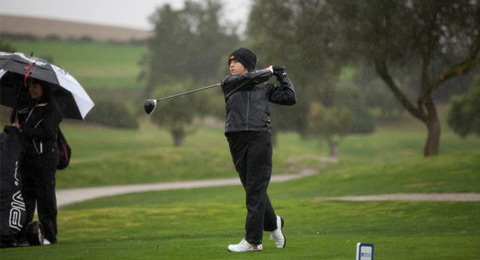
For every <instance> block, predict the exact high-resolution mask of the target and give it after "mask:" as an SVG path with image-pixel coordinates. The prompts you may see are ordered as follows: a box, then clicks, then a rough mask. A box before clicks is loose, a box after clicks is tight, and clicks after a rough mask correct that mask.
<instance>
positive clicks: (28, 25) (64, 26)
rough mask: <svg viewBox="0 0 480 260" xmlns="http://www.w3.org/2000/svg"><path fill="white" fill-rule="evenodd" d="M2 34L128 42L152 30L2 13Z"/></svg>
mask: <svg viewBox="0 0 480 260" xmlns="http://www.w3.org/2000/svg"><path fill="white" fill-rule="evenodd" d="M0 34H17V35H33V36H36V37H47V36H57V37H60V38H61V39H81V38H85V37H88V38H91V39H93V40H96V41H115V42H126V41H131V40H145V39H147V38H148V37H149V36H150V35H151V32H150V31H147V30H138V29H131V28H123V27H116V26H105V25H96V24H88V23H78V22H70V21H60V20H53V19H43V18H31V17H20V16H10V15H0Z"/></svg>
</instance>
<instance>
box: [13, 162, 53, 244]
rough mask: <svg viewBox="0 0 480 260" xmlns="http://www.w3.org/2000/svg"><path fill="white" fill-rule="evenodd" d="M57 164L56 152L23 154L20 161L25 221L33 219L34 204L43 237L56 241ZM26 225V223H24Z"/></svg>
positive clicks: (28, 221)
mask: <svg viewBox="0 0 480 260" xmlns="http://www.w3.org/2000/svg"><path fill="white" fill-rule="evenodd" d="M57 164H58V155H57V154H56V153H47V154H42V155H24V156H23V158H22V160H21V163H20V177H21V180H22V194H23V200H24V201H25V208H26V223H27V224H28V223H30V222H32V221H33V216H34V214H35V206H37V211H38V219H39V221H40V223H42V226H43V230H44V233H45V238H46V239H48V241H50V242H51V243H52V244H53V243H57V214H58V210H57V197H56V195H55V172H56V166H57ZM25 226H26V225H25Z"/></svg>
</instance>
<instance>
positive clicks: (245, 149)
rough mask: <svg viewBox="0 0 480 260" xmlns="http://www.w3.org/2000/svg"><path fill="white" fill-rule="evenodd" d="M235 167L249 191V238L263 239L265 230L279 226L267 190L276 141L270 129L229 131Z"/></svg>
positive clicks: (253, 242)
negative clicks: (273, 139) (263, 130)
mask: <svg viewBox="0 0 480 260" xmlns="http://www.w3.org/2000/svg"><path fill="white" fill-rule="evenodd" d="M226 136H227V140H228V144H229V146H230V153H231V154H232V159H233V163H234V165H235V169H236V170H237V172H238V175H239V176H240V180H241V182H242V185H243V188H244V189H245V193H246V206H247V218H246V223H245V232H246V234H245V240H247V241H248V242H249V243H250V244H254V245H258V244H261V243H262V238H263V231H274V230H275V229H277V223H276V215H275V211H274V210H273V207H272V204H271V203H270V199H269V197H268V194H267V189H268V185H269V183H270V177H271V174H272V142H271V135H270V133H268V132H254V131H243V132H234V133H227V134H226Z"/></svg>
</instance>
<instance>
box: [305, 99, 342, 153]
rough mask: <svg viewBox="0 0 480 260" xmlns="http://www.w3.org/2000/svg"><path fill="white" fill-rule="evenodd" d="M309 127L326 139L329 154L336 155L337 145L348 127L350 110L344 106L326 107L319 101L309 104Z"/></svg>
mask: <svg viewBox="0 0 480 260" xmlns="http://www.w3.org/2000/svg"><path fill="white" fill-rule="evenodd" d="M308 119H309V122H310V127H311V128H312V129H313V130H315V133H318V134H320V135H321V136H323V137H324V138H325V140H327V142H328V147H329V149H330V156H331V157H337V156H338V145H339V143H340V141H341V139H342V138H343V137H344V136H346V135H347V134H348V132H349V129H350V112H349V111H348V109H347V108H346V107H340V106H335V107H330V108H326V107H325V106H323V105H322V104H321V103H318V102H313V103H311V104H310V109H309V113H308Z"/></svg>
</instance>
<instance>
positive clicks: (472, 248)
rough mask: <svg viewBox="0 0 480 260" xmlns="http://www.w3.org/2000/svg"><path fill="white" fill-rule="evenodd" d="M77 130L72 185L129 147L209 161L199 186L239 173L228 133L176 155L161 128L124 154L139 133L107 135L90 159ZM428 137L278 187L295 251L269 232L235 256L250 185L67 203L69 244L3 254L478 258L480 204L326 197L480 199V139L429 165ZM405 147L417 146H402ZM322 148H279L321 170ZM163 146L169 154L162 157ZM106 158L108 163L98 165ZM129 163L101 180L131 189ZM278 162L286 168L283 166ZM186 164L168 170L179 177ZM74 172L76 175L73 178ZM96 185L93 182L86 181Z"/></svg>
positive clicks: (347, 153)
mask: <svg viewBox="0 0 480 260" xmlns="http://www.w3.org/2000/svg"><path fill="white" fill-rule="evenodd" d="M66 129H67V130H66V131H68V132H69V133H70V138H71V140H72V142H74V143H76V145H75V146H76V147H77V156H78V157H77V158H76V159H75V160H76V161H74V162H73V164H72V168H71V169H69V170H67V171H65V172H59V173H58V174H57V177H58V180H59V182H60V183H63V185H65V186H69V185H67V184H65V183H66V182H65V178H72V179H75V176H76V174H81V173H80V172H77V171H76V170H74V169H75V168H76V167H77V166H78V165H79V164H80V161H82V160H86V161H90V163H92V164H98V165H101V161H102V160H104V161H105V162H106V163H108V160H107V159H105V158H107V157H109V156H111V157H115V156H119V157H121V158H125V159H124V161H125V162H127V161H128V160H129V158H128V156H125V154H123V153H134V152H132V151H129V147H130V149H133V150H134V151H137V152H139V153H141V151H142V150H143V151H144V152H145V153H147V154H150V155H151V156H152V157H153V158H154V157H157V156H158V157H159V158H158V159H157V160H153V159H152V160H151V162H150V163H152V164H153V165H157V164H158V165H164V164H165V165H169V164H170V163H171V164H175V165H177V166H178V167H180V168H181V167H185V165H184V164H186V165H189V163H190V162H188V160H189V158H195V157H196V156H197V157H200V158H201V159H198V158H197V159H195V160H198V161H197V162H196V165H191V166H188V167H187V168H190V171H189V172H190V174H186V173H185V175H181V176H182V177H181V179H190V178H195V174H196V172H198V171H208V170H205V169H209V171H211V172H216V171H219V172H217V173H212V175H211V176H212V177H215V176H221V177H232V176H234V173H233V167H232V166H228V164H229V163H230V161H229V157H228V156H229V155H228V151H227V152H225V151H222V149H223V150H225V149H227V147H226V145H225V140H224V137H223V136H222V134H221V130H216V129H204V130H200V131H198V132H197V133H195V134H194V135H193V136H191V137H189V139H187V142H186V144H185V147H182V148H168V147H169V144H170V142H171V140H170V139H169V136H168V135H167V134H166V133H164V132H162V131H161V130H158V129H148V128H147V129H143V130H139V132H138V133H137V135H134V136H135V137H134V138H133V139H132V140H130V141H125V142H126V143H124V144H123V145H120V144H118V143H117V144H116V145H118V146H115V142H114V141H112V140H121V139H122V136H123V135H126V134H128V135H131V134H132V133H129V132H127V133H125V132H123V131H118V130H110V129H103V128H97V129H95V131H96V133H97V135H96V136H97V137H95V138H94V140H91V141H86V143H85V144H84V145H85V147H93V146H94V147H95V149H93V151H92V153H93V154H92V155H89V154H88V153H87V151H85V150H83V149H86V148H81V147H82V146H81V145H80V139H77V138H79V137H82V138H83V136H82V135H83V132H84V131H87V132H88V131H90V130H91V129H90V128H89V127H86V128H82V127H78V126H68V127H66ZM89 129H90V130H89ZM81 132H82V133H81ZM422 136H423V133H422V132H421V131H419V130H418V129H407V130H404V131H398V128H395V130H393V129H392V128H389V127H386V128H381V129H379V131H378V132H377V133H375V134H374V135H370V136H350V137H348V138H347V140H346V141H345V142H344V143H343V144H342V151H343V157H342V158H343V159H342V160H341V161H340V163H338V164H335V165H329V166H321V167H320V166H319V168H318V169H319V174H317V175H315V176H312V177H307V178H304V179H299V180H295V181H290V182H286V183H274V184H271V186H270V189H269V193H270V196H271V198H272V202H273V203H274V206H275V208H276V210H277V213H278V214H281V215H282V216H284V217H285V219H286V226H285V232H286V235H287V237H288V244H287V247H286V248H285V249H283V250H280V249H276V248H275V247H274V244H273V241H271V240H269V234H268V233H265V239H264V251H263V252H261V253H248V254H233V253H228V252H227V250H226V246H227V245H228V244H229V243H237V242H238V241H239V240H240V239H241V238H242V236H243V232H244V231H243V225H244V217H245V209H244V197H243V196H244V195H243V191H242V189H241V188H240V187H228V188H202V189H191V190H177V191H164V192H148V193H139V194H129V195H123V196H117V197H109V198H101V199H97V200H93V201H88V202H84V203H79V204H74V205H71V206H67V207H64V208H62V209H61V210H60V212H59V241H60V243H59V244H58V245H54V246H44V247H30V248H13V249H2V250H1V251H0V254H1V258H2V259H252V258H253V259H354V257H355V246H356V243H357V242H369V243H374V245H375V259H392V260H395V259H402V260H403V259H418V260H425V259H432V260H433V259H435V260H436V259H478V255H479V254H480V249H479V247H478V244H480V223H479V220H478V219H479V216H480V202H451V201H440V202H439V201H437V202H428V201H423V202H420V201H390V202H374V201H372V202H344V201H335V200H333V201H332V200H327V199H325V197H330V196H343V195H365V194H388V193H433V192H435V193H455V192H463V193H473V192H476V193H478V192H480V185H479V184H480V174H479V172H478V169H479V168H480V149H479V148H478V147H479V145H480V140H479V139H478V138H468V139H460V138H458V137H456V136H454V135H453V134H452V133H449V132H448V131H447V132H446V133H444V135H443V137H442V138H443V139H442V140H443V144H444V145H445V146H447V147H450V148H449V149H446V150H444V151H443V154H442V155H440V156H437V157H433V158H423V157H422V156H421V147H422V145H421V144H417V142H418V141H421V139H422ZM123 137H124V136H123ZM116 138H118V139H116ZM348 139H350V140H348ZM388 140H396V141H388ZM77 142H78V143H77ZM88 142H97V145H98V146H99V147H104V146H105V145H104V144H105V143H108V142H111V143H112V146H111V147H110V149H108V146H106V147H104V150H102V149H101V148H97V146H96V145H94V144H93V143H91V144H89V143H88ZM128 142H132V143H135V144H136V145H133V144H128ZM405 143H406V144H409V143H410V144H411V145H402V144H405ZM101 144H102V145H101ZM147 144H148V145H147ZM122 146H124V147H122ZM135 146H139V147H140V148H134V147H135ZM157 146H160V147H157ZM193 147H195V148H197V149H193ZM320 147H322V146H319V145H318V143H316V141H314V140H310V141H305V140H304V141H302V140H301V139H299V138H298V136H296V135H294V134H282V135H280V137H279V146H278V147H277V148H276V149H277V154H278V155H279V157H280V158H282V160H284V161H288V159H287V157H290V158H297V160H296V161H297V162H298V161H300V163H301V164H304V166H305V167H306V166H310V165H312V164H313V162H312V161H309V160H308V159H304V160H299V159H298V158H309V157H308V155H314V154H316V155H322V154H323V153H325V151H324V150H323V149H321V148H320ZM359 147H363V148H362V149H359ZM209 148H210V149H211V150H215V151H216V152H215V153H217V152H218V154H214V156H213V157H212V154H208V152H206V151H207V150H209ZM97 149H98V150H97ZM169 149H172V150H169ZM174 149H177V150H174ZM419 149H420V150H419ZM162 150H167V151H169V152H167V153H165V154H163V152H162ZM217 150H218V151H217ZM382 151H389V152H382ZM177 153H185V158H184V160H185V161H184V164H181V163H180V164H178V162H177V161H175V159H174V158H175V157H176V156H178V154H177ZM160 154H163V155H162V156H163V157H160ZM199 154H203V155H199ZM362 154H363V156H362ZM395 154H396V156H395ZM215 155H216V156H217V157H220V158H221V160H219V163H220V161H223V160H226V161H227V162H225V165H224V166H222V167H225V168H224V169H223V170H218V166H217V165H216V164H210V163H209V162H208V160H209V158H210V159H211V160H216V159H217V158H214V157H215ZM102 156H105V157H102ZM169 156H171V158H170V159H169ZM96 157H99V158H103V159H100V160H99V161H98V162H97V160H96V159H95V158H96ZM141 158H142V156H139V157H136V160H142V159H141ZM277 160H278V158H277ZM120 162H121V160H118V161H117V164H115V163H112V164H110V165H109V168H110V169H107V168H106V169H104V170H103V172H98V173H95V174H96V175H98V174H103V175H104V176H105V177H107V179H109V180H111V183H110V184H118V183H124V182H126V180H125V178H127V177H125V176H123V175H120V176H117V175H116V174H117V172H118V171H121V169H122V168H124V165H122V164H121V163H120ZM277 164H278V165H282V163H281V162H279V161H277ZM177 166H174V165H169V166H168V167H169V168H168V169H175V168H176V167H177ZM85 167H86V166H85ZM222 167H221V168H222ZM282 167H286V166H282ZM278 168H280V169H278ZM162 169H163V168H162V167H159V168H158V169H157V172H163V170H162ZM200 169H202V170H200ZM277 169H278V171H279V172H282V171H287V170H285V169H282V168H281V167H277ZM69 171H70V172H69ZM143 171H145V169H143V170H138V171H136V172H134V171H133V170H132V172H131V176H132V177H131V178H132V179H135V176H136V175H139V176H141V178H143V180H145V182H154V181H159V179H157V178H151V179H150V181H148V180H149V177H147V176H145V173H144V172H143ZM222 171H224V172H225V173H221V172H222ZM69 174H71V175H72V176H70V177H68V176H69ZM227 175H228V176H227ZM85 178H88V176H87V175H86V176H82V177H81V178H79V179H85ZM99 178H100V177H99ZM80 183H82V182H81V181H80ZM88 184H90V185H92V184H95V181H94V180H90V181H85V183H83V184H79V186H84V185H85V186H89V185H88Z"/></svg>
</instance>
